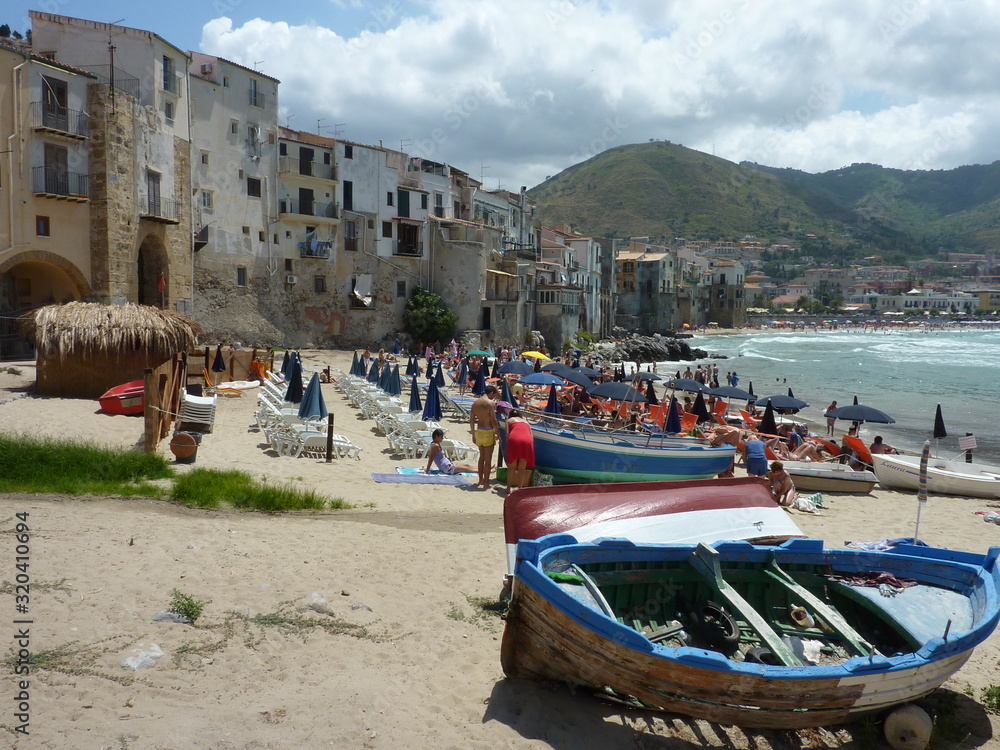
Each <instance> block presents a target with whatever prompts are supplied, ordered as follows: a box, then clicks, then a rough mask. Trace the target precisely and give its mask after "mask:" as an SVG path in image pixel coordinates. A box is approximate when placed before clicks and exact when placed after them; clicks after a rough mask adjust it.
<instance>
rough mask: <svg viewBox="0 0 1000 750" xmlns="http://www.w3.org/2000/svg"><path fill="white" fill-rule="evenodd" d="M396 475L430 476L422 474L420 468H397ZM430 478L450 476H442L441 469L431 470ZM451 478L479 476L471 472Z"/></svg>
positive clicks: (460, 473) (461, 473)
mask: <svg viewBox="0 0 1000 750" xmlns="http://www.w3.org/2000/svg"><path fill="white" fill-rule="evenodd" d="M396 473H397V474H405V475H407V476H421V477H426V476H428V475H427V474H425V473H424V472H422V471H421V470H420V467H419V466H397V467H396ZM430 476H438V477H440V476H449V475H448V474H442V473H441V470H440V469H431V470H430ZM450 476H463V477H475V476H478V474H476V473H474V472H471V471H462V472H459V473H458V474H452V475H450Z"/></svg>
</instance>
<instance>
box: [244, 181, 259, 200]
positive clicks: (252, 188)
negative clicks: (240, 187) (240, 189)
mask: <svg viewBox="0 0 1000 750" xmlns="http://www.w3.org/2000/svg"><path fill="white" fill-rule="evenodd" d="M247 195H249V196H250V197H251V198H260V178H259V177H247Z"/></svg>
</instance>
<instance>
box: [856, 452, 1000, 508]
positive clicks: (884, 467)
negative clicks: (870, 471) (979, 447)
mask: <svg viewBox="0 0 1000 750" xmlns="http://www.w3.org/2000/svg"><path fill="white" fill-rule="evenodd" d="M872 466H873V467H874V469H875V476H877V477H878V481H879V483H880V484H881V485H882V486H884V487H886V488H888V489H904V490H917V489H919V488H920V456H905V455H900V454H887V453H875V454H873V455H872ZM927 491H928V492H929V493H930V494H932V495H961V496H963V497H993V498H996V497H1000V468H998V467H996V466H989V465H986V464H974V463H966V462H965V461H964V460H962V459H945V458H935V457H933V456H932V457H931V458H930V460H929V461H928V462H927Z"/></svg>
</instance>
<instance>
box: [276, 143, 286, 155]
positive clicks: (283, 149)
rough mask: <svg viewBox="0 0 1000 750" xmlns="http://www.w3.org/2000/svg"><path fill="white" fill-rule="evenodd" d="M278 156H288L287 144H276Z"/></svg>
mask: <svg viewBox="0 0 1000 750" xmlns="http://www.w3.org/2000/svg"><path fill="white" fill-rule="evenodd" d="M278 156H288V144H287V143H279V144H278Z"/></svg>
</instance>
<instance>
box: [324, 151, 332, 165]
mask: <svg viewBox="0 0 1000 750" xmlns="http://www.w3.org/2000/svg"><path fill="white" fill-rule="evenodd" d="M323 163H324V164H329V163H330V152H329V151H324V152H323Z"/></svg>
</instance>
